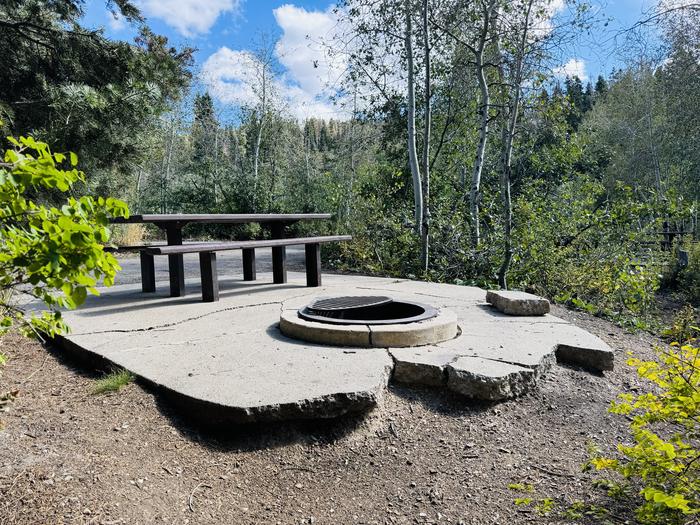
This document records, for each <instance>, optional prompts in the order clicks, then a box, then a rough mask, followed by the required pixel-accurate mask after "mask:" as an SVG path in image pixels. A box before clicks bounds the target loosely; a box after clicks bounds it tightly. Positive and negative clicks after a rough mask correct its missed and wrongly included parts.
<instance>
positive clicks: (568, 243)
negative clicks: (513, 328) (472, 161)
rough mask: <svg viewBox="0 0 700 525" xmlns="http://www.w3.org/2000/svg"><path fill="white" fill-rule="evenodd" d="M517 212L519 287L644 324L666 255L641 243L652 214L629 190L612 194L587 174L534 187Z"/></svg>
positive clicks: (514, 276) (650, 225)
mask: <svg viewBox="0 0 700 525" xmlns="http://www.w3.org/2000/svg"><path fill="white" fill-rule="evenodd" d="M613 193H614V194H613ZM515 210H516V225H517V226H516V231H515V234H514V239H516V253H515V256H514V259H513V269H512V272H511V281H512V282H513V283H514V284H516V285H517V286H519V287H523V288H529V289H532V290H533V291H535V292H536V293H539V294H541V295H545V296H547V297H550V298H552V299H554V300H557V301H559V302H563V303H568V304H571V305H573V306H576V307H578V308H581V309H583V310H586V311H588V312H589V313H600V314H603V315H606V316H609V317H613V318H615V319H616V320H625V319H628V320H632V322H633V323H643V319H644V317H646V315H647V314H648V313H649V311H650V310H651V308H652V307H653V304H654V294H655V292H656V290H657V289H658V287H659V267H660V263H661V261H662V258H663V254H661V253H660V251H659V250H658V249H655V248H649V247H648V246H646V245H644V244H642V243H641V242H640V240H641V239H642V238H644V234H645V232H644V230H653V228H654V222H653V221H651V220H648V219H646V217H650V216H653V213H652V212H651V210H650V209H648V207H647V206H645V205H643V204H640V203H639V202H637V201H636V200H635V198H634V196H633V195H632V192H631V190H630V188H628V187H624V186H619V187H617V188H616V189H615V191H614V192H611V191H610V190H609V189H607V188H606V187H605V186H604V185H603V184H602V183H601V182H599V181H596V180H594V179H592V178H589V177H585V176H577V177H575V178H573V179H571V180H568V181H564V182H563V183H562V184H561V185H559V186H558V187H557V188H556V189H555V190H552V189H551V188H550V189H549V190H546V188H545V185H544V184H541V183H535V184H533V185H532V186H530V187H528V188H526V189H525V190H524V191H523V194H522V196H521V198H520V199H519V200H518V202H517V205H516V208H515ZM644 220H646V221H647V222H648V225H647V226H646V227H645V228H640V227H639V225H640V223H643V221H644Z"/></svg>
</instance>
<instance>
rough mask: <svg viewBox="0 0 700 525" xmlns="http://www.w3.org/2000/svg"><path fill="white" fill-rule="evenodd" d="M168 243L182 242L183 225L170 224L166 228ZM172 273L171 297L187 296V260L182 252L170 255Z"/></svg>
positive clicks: (169, 261) (170, 244)
mask: <svg viewBox="0 0 700 525" xmlns="http://www.w3.org/2000/svg"><path fill="white" fill-rule="evenodd" d="M165 233H166V237H167V239H168V245H169V246H172V245H180V244H182V226H179V225H173V226H168V227H167V228H166V230H165ZM168 270H169V273H170V297H184V296H185V261H184V259H183V256H182V254H176V255H168Z"/></svg>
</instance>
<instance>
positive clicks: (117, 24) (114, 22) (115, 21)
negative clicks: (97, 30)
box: [107, 11, 128, 31]
mask: <svg viewBox="0 0 700 525" xmlns="http://www.w3.org/2000/svg"><path fill="white" fill-rule="evenodd" d="M107 19H108V23H109V27H110V28H111V29H112V31H121V30H122V29H126V26H127V25H128V22H127V20H126V18H124V15H122V14H121V13H119V12H116V11H107Z"/></svg>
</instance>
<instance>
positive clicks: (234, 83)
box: [201, 47, 257, 106]
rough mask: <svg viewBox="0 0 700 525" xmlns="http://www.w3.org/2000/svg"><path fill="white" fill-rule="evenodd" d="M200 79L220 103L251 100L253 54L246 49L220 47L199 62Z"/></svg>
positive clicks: (236, 102)
mask: <svg viewBox="0 0 700 525" xmlns="http://www.w3.org/2000/svg"><path fill="white" fill-rule="evenodd" d="M201 76H202V80H203V81H204V84H205V85H206V86H207V88H208V89H209V91H210V92H211V94H212V95H213V96H214V97H215V98H217V99H218V100H219V101H220V102H223V103H224V104H234V105H238V106H246V105H252V104H255V103H256V101H257V97H256V95H255V91H254V90H253V86H254V78H255V58H254V57H253V54H252V53H250V52H249V51H234V50H232V49H229V48H228V47H222V48H221V49H219V50H218V51H217V52H216V53H214V54H213V55H211V56H210V57H209V58H207V60H206V61H205V62H204V64H203V65H202V73H201Z"/></svg>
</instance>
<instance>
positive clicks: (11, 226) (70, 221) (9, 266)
mask: <svg viewBox="0 0 700 525" xmlns="http://www.w3.org/2000/svg"><path fill="white" fill-rule="evenodd" d="M7 140H8V141H9V142H10V144H11V145H12V147H11V148H10V149H8V150H7V151H5V155H4V157H3V160H2V161H0V333H1V332H2V331H5V330H8V329H9V328H10V327H12V326H14V325H17V326H19V327H20V328H21V329H23V331H24V332H25V333H26V334H37V333H39V332H44V333H46V334H48V335H50V336H53V335H54V334H56V333H60V332H62V331H65V330H66V328H67V327H66V326H65V324H64V322H63V320H62V319H61V315H60V310H59V308H74V307H76V306H78V305H79V304H81V303H82V302H83V301H84V300H85V298H86V296H87V294H88V293H92V294H97V289H96V286H97V283H98V282H99V280H100V279H102V281H103V283H104V284H105V285H107V286H109V285H110V284H112V282H113V280H114V276H115V274H116V272H117V271H118V270H119V265H118V264H117V261H116V259H115V258H114V257H113V256H112V255H110V254H109V253H106V252H105V251H104V249H103V243H106V242H107V241H108V240H109V238H110V229H109V219H110V217H125V216H128V213H129V212H128V208H127V206H126V204H125V203H123V202H122V201H119V200H116V199H111V198H108V199H103V198H102V197H100V198H92V197H79V198H74V197H67V198H66V200H65V201H63V204H62V205H57V206H49V205H46V204H43V203H42V202H41V201H39V199H38V198H37V195H42V194H46V193H50V194H52V195H53V196H58V195H61V193H67V192H69V191H70V190H71V188H72V186H73V185H74V184H75V183H78V182H82V181H84V180H85V176H84V174H83V173H82V172H81V171H79V170H78V169H77V168H76V165H77V162H78V159H77V157H76V156H75V155H74V154H73V153H71V154H69V155H63V154H61V153H52V152H51V150H50V149H49V146H48V145H47V144H45V143H43V142H38V141H36V140H34V139H33V138H32V137H20V138H19V139H15V138H12V137H8V139H7ZM17 294H25V295H26V296H29V297H33V298H35V299H38V300H39V301H41V302H43V303H44V304H45V305H46V307H47V309H46V310H44V311H36V310H32V311H25V310H24V309H23V308H22V307H21V306H20V303H19V301H17V300H16V295H17Z"/></svg>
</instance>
